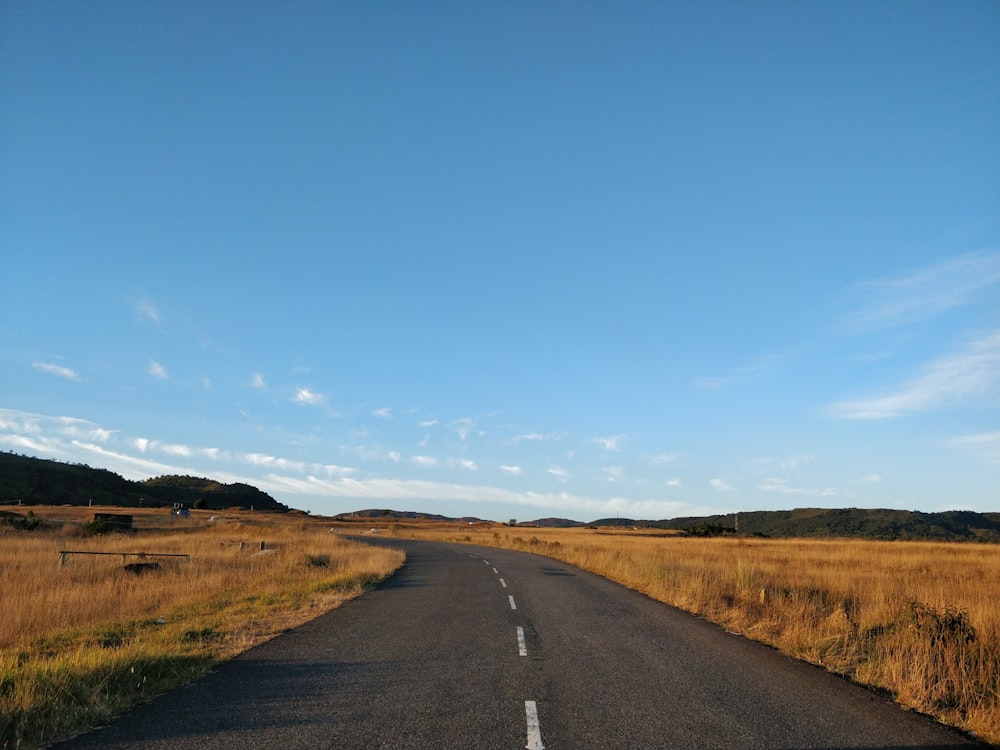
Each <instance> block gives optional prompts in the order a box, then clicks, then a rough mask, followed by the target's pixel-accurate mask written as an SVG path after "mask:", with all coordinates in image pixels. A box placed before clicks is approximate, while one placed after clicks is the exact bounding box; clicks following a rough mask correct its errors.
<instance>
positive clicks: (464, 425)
mask: <svg viewBox="0 0 1000 750" xmlns="http://www.w3.org/2000/svg"><path fill="white" fill-rule="evenodd" d="M474 424H475V423H474V422H473V421H472V420H471V419H470V418H469V417H462V418H460V419H456V420H454V421H453V422H452V423H451V424H449V425H448V426H449V427H450V428H451V429H452V430H454V431H455V432H456V433H457V434H458V436H459V438H461V439H462V440H463V441H464V440H465V439H466V438H468V437H469V435H470V433H471V432H472V427H473V425H474Z"/></svg>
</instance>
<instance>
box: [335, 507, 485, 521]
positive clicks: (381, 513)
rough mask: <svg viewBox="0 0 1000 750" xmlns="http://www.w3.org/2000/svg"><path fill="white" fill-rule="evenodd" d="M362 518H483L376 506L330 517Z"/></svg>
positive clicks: (477, 519)
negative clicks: (458, 516)
mask: <svg viewBox="0 0 1000 750" xmlns="http://www.w3.org/2000/svg"><path fill="white" fill-rule="evenodd" d="M362 518H370V519H373V520H376V521H377V520H380V519H381V520H392V519H396V520H408V521H451V522H456V521H457V522H463V523H464V522H468V523H481V522H482V520H483V519H481V518H475V517H473V516H463V517H462V518H452V517H450V516H441V515H438V514H437V513H421V512H419V511H414V510H389V509H376V508H366V509H365V510H356V511H354V512H352V513H338V514H337V515H335V516H333V517H332V520H334V521H354V520H358V519H362Z"/></svg>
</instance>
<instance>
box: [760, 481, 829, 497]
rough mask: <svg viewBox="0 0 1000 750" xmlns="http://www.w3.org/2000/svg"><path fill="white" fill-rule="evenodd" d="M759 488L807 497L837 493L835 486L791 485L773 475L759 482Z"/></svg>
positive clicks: (827, 495) (765, 490)
mask: <svg viewBox="0 0 1000 750" xmlns="http://www.w3.org/2000/svg"><path fill="white" fill-rule="evenodd" d="M760 489H761V490H762V491H764V492H775V493H778V494H780V495H803V496H809V497H831V496H833V495H836V494H837V489H836V487H822V488H815V487H792V486H790V485H789V484H788V482H787V481H786V480H784V479H780V478H775V477H772V478H769V479H765V480H764V481H763V482H762V483H761V485H760Z"/></svg>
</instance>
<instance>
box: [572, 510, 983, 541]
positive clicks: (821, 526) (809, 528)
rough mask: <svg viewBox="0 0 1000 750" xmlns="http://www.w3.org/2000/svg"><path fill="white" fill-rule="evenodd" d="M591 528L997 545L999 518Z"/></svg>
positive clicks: (822, 517)
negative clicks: (632, 528) (644, 528)
mask: <svg viewBox="0 0 1000 750" xmlns="http://www.w3.org/2000/svg"><path fill="white" fill-rule="evenodd" d="M592 525H595V526H645V527H653V528H660V529H680V530H684V531H688V532H691V533H695V534H703V535H714V534H726V533H728V534H735V533H739V534H745V535H751V536H766V537H853V538H860V539H884V540H892V539H895V540H940V541H990V542H1000V513H975V512H973V511H968V510H951V511H944V512H941V513H922V512H920V511H910V510H889V509H864V508H836V509H828V508H797V509H795V510H765V511H751V512H747V513H736V514H734V513H729V514H726V515H716V516H698V517H689V518H672V519H668V520H662V521H635V520H632V519H621V518H608V519H601V520H598V521H594V522H593V524H592Z"/></svg>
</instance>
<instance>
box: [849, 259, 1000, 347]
mask: <svg viewBox="0 0 1000 750" xmlns="http://www.w3.org/2000/svg"><path fill="white" fill-rule="evenodd" d="M997 284H1000V253H997V252H989V253H969V254H965V255H959V256H956V257H954V258H948V259H947V260H944V261H942V262H940V263H936V264H933V265H929V266H924V267H922V268H917V269H913V270H910V271H907V272H906V273H903V274H901V275H899V276H896V277H893V278H886V279H877V280H874V281H866V282H864V283H861V284H858V285H856V286H855V287H854V288H853V289H852V290H851V293H852V295H853V296H854V297H856V298H858V301H857V302H856V303H855V307H856V309H855V310H854V311H853V312H852V313H851V314H850V315H849V316H848V322H849V324H850V325H851V326H852V327H854V328H856V329H886V328H891V327H896V326H900V325H906V324H909V323H914V322H917V321H920V320H924V319H926V318H929V317H932V316H934V315H938V314H940V313H943V312H945V311H947V310H949V309H952V308H955V307H960V306H963V305H967V304H970V303H972V302H974V301H975V300H976V299H977V298H978V297H979V295H981V294H983V293H984V292H985V290H986V289H988V288H989V287H992V286H995V285H997Z"/></svg>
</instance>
